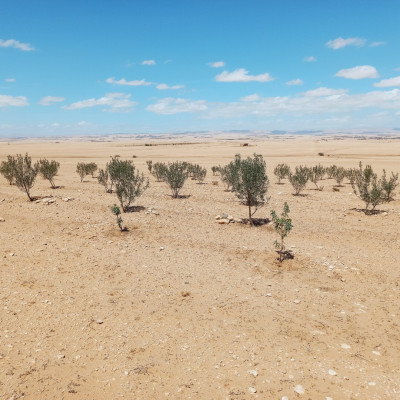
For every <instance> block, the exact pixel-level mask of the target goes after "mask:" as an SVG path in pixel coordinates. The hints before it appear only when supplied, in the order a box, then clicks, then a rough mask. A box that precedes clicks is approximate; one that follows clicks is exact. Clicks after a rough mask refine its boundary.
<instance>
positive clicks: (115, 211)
mask: <svg viewBox="0 0 400 400" xmlns="http://www.w3.org/2000/svg"><path fill="white" fill-rule="evenodd" d="M111 212H112V213H113V214H114V215H115V216H116V217H117V224H118V228H119V230H120V231H121V232H125V231H127V230H128V228H127V227H126V226H124V227H122V222H123V221H122V218H121V210H120V208H119V207H118V206H117V205H116V204H114V206H113V207H111Z"/></svg>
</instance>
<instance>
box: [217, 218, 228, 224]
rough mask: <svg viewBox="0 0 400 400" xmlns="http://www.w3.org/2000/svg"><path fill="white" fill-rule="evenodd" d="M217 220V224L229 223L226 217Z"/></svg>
mask: <svg viewBox="0 0 400 400" xmlns="http://www.w3.org/2000/svg"><path fill="white" fill-rule="evenodd" d="M217 222H218V223H219V224H221V225H227V224H229V219H227V218H221V219H219V220H218V221H217Z"/></svg>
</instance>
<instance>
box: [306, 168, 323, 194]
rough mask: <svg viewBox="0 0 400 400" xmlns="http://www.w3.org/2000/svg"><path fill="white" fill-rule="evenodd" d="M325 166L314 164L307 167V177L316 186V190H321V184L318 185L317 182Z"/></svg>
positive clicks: (320, 178)
mask: <svg viewBox="0 0 400 400" xmlns="http://www.w3.org/2000/svg"><path fill="white" fill-rule="evenodd" d="M324 175H325V168H324V167H323V166H322V165H321V164H318V165H315V166H314V167H311V168H309V171H308V179H309V180H310V181H311V182H312V183H313V184H314V185H315V186H316V188H317V189H318V190H323V189H324V187H323V186H318V182H319V181H320V180H322V179H323V178H324Z"/></svg>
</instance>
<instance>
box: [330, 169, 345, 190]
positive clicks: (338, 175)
mask: <svg viewBox="0 0 400 400" xmlns="http://www.w3.org/2000/svg"><path fill="white" fill-rule="evenodd" d="M346 175H347V171H346V170H345V169H344V168H343V167H337V168H336V170H335V172H334V175H333V177H334V178H335V180H336V183H337V186H340V187H341V186H343V185H342V182H343V179H344V178H345V177H346Z"/></svg>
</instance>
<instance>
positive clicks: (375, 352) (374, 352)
mask: <svg viewBox="0 0 400 400" xmlns="http://www.w3.org/2000/svg"><path fill="white" fill-rule="evenodd" d="M372 353H373V354H375V355H376V356H380V355H381V353H379V351H375V350H373V351H372Z"/></svg>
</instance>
